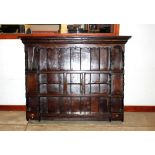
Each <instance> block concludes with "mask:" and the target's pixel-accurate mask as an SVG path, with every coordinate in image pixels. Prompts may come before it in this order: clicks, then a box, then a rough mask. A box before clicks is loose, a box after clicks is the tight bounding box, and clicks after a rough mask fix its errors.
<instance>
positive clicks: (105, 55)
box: [100, 47, 110, 70]
mask: <svg viewBox="0 0 155 155" xmlns="http://www.w3.org/2000/svg"><path fill="white" fill-rule="evenodd" d="M109 55H110V48H108V47H107V48H106V47H101V48H100V70H109V67H110V56H109Z"/></svg>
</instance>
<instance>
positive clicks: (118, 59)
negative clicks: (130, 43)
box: [111, 46, 123, 71]
mask: <svg viewBox="0 0 155 155" xmlns="http://www.w3.org/2000/svg"><path fill="white" fill-rule="evenodd" d="M111 69H112V70H115V71H121V70H122V69H123V50H122V47H121V46H115V47H113V49H112V51H111Z"/></svg>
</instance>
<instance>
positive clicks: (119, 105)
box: [111, 98, 123, 112]
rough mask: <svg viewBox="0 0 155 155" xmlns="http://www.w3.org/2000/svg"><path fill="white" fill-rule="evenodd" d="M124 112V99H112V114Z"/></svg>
mask: <svg viewBox="0 0 155 155" xmlns="http://www.w3.org/2000/svg"><path fill="white" fill-rule="evenodd" d="M122 111H123V98H111V112H122Z"/></svg>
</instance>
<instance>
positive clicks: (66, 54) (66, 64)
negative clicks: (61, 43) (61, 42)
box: [59, 48, 70, 70]
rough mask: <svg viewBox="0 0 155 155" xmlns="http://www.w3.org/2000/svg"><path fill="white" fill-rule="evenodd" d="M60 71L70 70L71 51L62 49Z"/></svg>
mask: <svg viewBox="0 0 155 155" xmlns="http://www.w3.org/2000/svg"><path fill="white" fill-rule="evenodd" d="M59 68H60V70H70V49H68V48H66V49H65V48H61V49H60V52H59Z"/></svg>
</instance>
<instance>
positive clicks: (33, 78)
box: [26, 74, 37, 94]
mask: <svg viewBox="0 0 155 155" xmlns="http://www.w3.org/2000/svg"><path fill="white" fill-rule="evenodd" d="M26 91H27V93H29V94H30V93H36V92H37V74H27V75H26Z"/></svg>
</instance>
